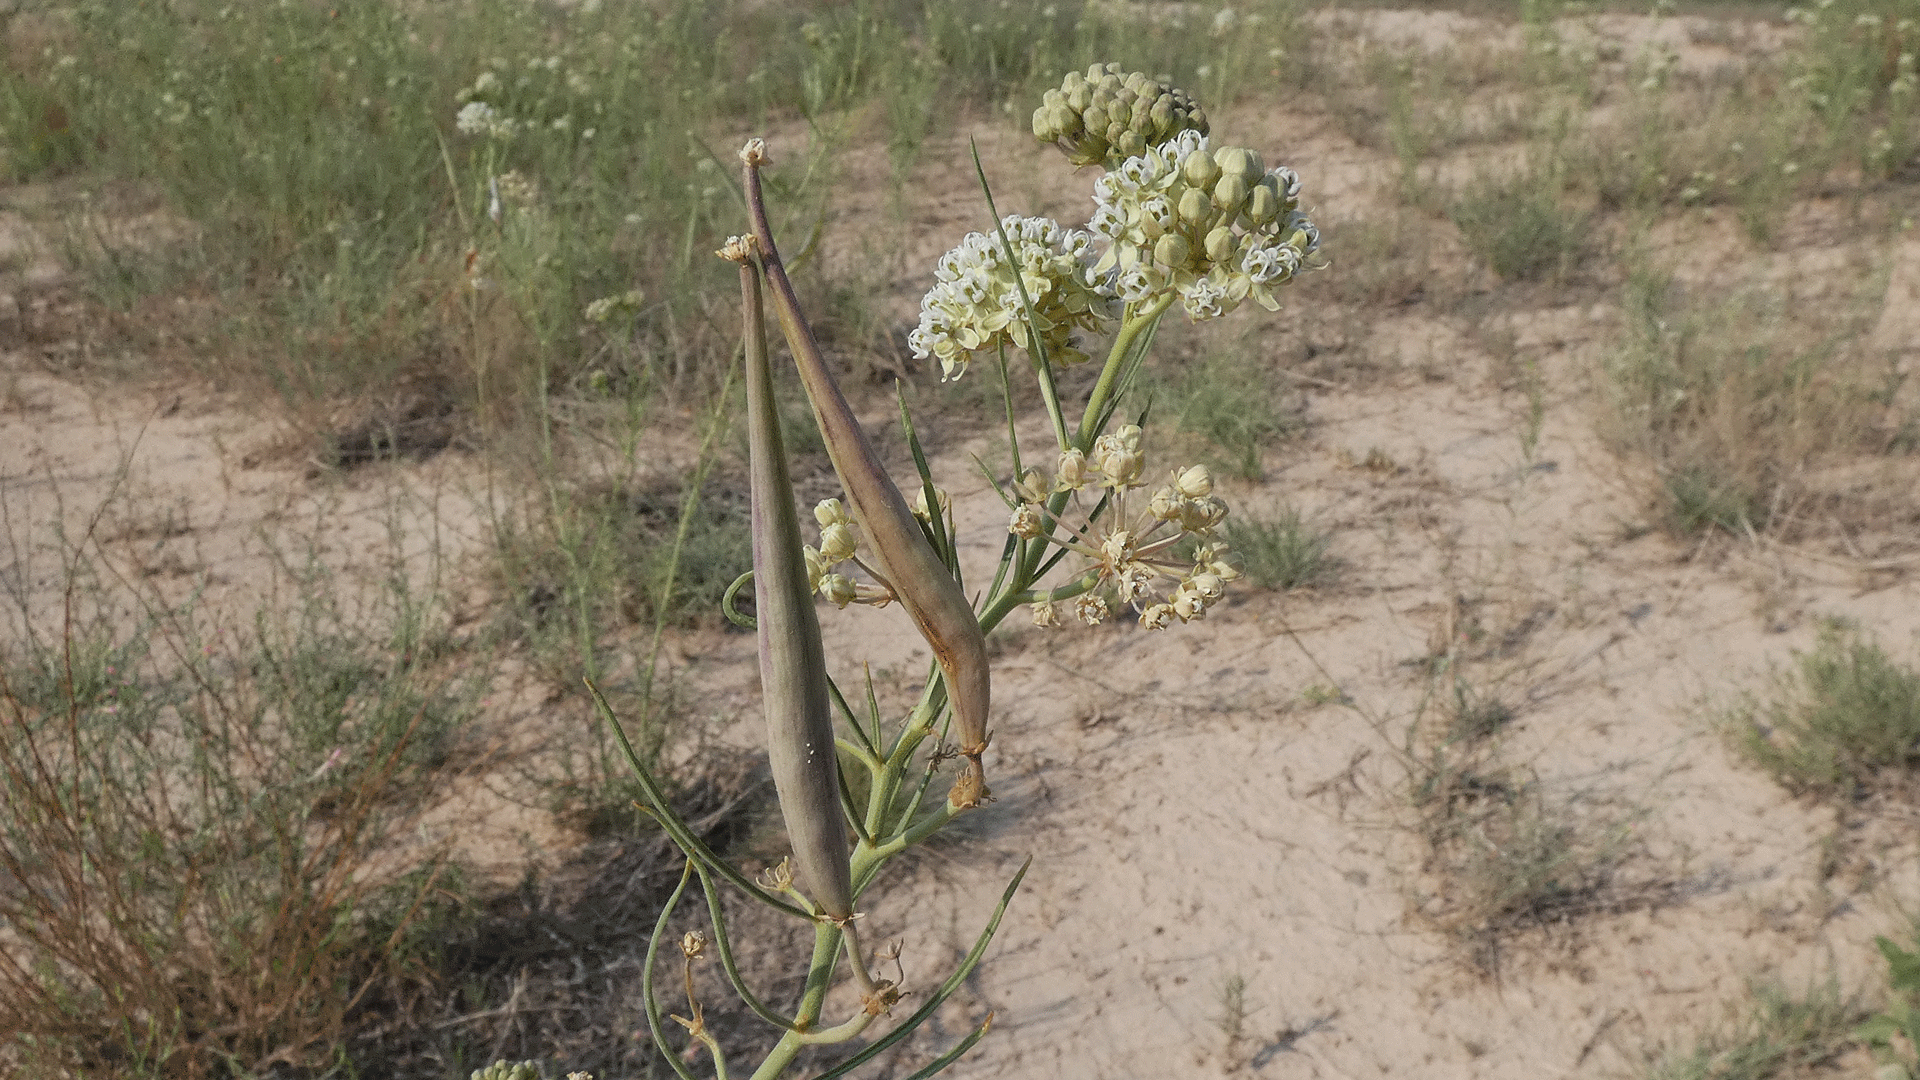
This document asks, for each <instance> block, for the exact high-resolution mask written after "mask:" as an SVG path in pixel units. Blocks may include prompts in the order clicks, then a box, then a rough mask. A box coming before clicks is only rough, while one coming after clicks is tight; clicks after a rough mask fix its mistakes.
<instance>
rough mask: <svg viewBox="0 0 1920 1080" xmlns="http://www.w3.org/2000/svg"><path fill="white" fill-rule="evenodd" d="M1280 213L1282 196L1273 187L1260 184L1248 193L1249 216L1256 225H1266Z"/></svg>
mask: <svg viewBox="0 0 1920 1080" xmlns="http://www.w3.org/2000/svg"><path fill="white" fill-rule="evenodd" d="M1279 213H1280V196H1278V195H1276V194H1274V191H1273V188H1272V187H1270V186H1268V185H1266V184H1260V185H1258V186H1256V187H1255V188H1254V189H1253V190H1252V191H1250V192H1248V193H1247V216H1248V217H1249V218H1252V219H1253V223H1254V224H1255V225H1265V224H1266V223H1267V222H1269V221H1272V220H1273V219H1274V217H1275V216H1276V215H1278V214H1279Z"/></svg>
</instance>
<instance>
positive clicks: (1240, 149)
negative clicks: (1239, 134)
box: [1213, 146, 1267, 184]
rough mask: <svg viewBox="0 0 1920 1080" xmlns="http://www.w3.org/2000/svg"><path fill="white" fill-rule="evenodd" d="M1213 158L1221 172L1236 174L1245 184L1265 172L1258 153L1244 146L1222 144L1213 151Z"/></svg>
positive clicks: (1230, 174)
mask: <svg viewBox="0 0 1920 1080" xmlns="http://www.w3.org/2000/svg"><path fill="white" fill-rule="evenodd" d="M1213 160H1214V163H1215V164H1216V165H1219V166H1220V171H1221V172H1222V173H1223V174H1225V175H1227V176H1238V177H1239V178H1240V179H1241V180H1242V181H1243V182H1244V183H1247V184H1252V183H1253V182H1254V181H1256V180H1258V179H1260V178H1261V177H1262V176H1264V175H1266V172H1267V167H1266V164H1265V163H1264V162H1262V161H1261V160H1260V154H1259V153H1258V152H1257V151H1253V150H1249V149H1247V148H1246V147H1244V146H1223V147H1221V148H1220V149H1218V150H1215V151H1214V152H1213Z"/></svg>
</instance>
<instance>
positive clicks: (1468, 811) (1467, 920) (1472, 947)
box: [1402, 665, 1634, 974]
mask: <svg viewBox="0 0 1920 1080" xmlns="http://www.w3.org/2000/svg"><path fill="white" fill-rule="evenodd" d="M1447 667H1448V668H1449V669H1450V668H1451V665H1447ZM1436 675H1437V676H1438V677H1437V678H1436V687H1437V686H1438V685H1440V680H1441V679H1445V680H1446V682H1445V685H1446V686H1447V690H1446V691H1444V695H1445V696H1444V697H1443V696H1441V693H1440V692H1438V691H1436V692H1435V695H1434V698H1433V699H1432V700H1431V701H1430V702H1429V707H1430V708H1432V711H1431V713H1430V714H1428V715H1429V716H1430V717H1431V719H1423V720H1421V721H1420V722H1417V723H1415V724H1413V725H1411V726H1410V728H1409V730H1408V734H1407V738H1408V740H1409V741H1408V745H1407V747H1406V749H1405V751H1404V753H1403V757H1402V760H1403V762H1404V763H1405V764H1406V767H1407V770H1408V771H1407V782H1408V801H1409V804H1410V806H1411V808H1412V810H1413V813H1414V830H1415V832H1416V833H1417V834H1418V835H1419V836H1420V837H1421V839H1422V841H1423V842H1424V844H1425V846H1426V849H1427V859H1426V865H1425V867H1424V870H1425V872H1426V873H1427V874H1428V875H1429V876H1430V877H1431V879H1432V880H1433V881H1434V883H1435V886H1436V887H1435V889H1434V890H1433V893H1432V895H1431V896H1429V897H1428V898H1427V899H1425V900H1423V901H1422V903H1421V910H1422V911H1423V913H1424V914H1425V915H1426V916H1427V917H1428V918H1429V919H1431V920H1432V921H1433V923H1434V924H1435V925H1436V926H1437V927H1438V928H1439V929H1441V930H1442V931H1443V932H1445V933H1446V934H1447V935H1448V936H1449V937H1451V938H1453V939H1454V940H1455V941H1457V942H1458V943H1459V944H1460V946H1461V947H1462V949H1463V950H1464V955H1465V957H1466V959H1467V961H1468V963H1469V964H1470V965H1471V966H1472V967H1473V968H1475V969H1476V970H1479V971H1481V972H1483V973H1486V974H1493V973H1496V972H1498V971H1499V969H1500V967H1501V964H1502V959H1503V957H1504V955H1505V954H1506V952H1507V949H1508V947H1509V944H1510V942H1511V940H1512V938H1513V937H1514V935H1516V934H1519V933H1523V932H1526V931H1530V930H1541V929H1545V928H1549V927H1555V926H1559V925H1562V924H1564V923H1567V922H1569V921H1571V920H1574V919H1577V918H1579V917H1580V916H1583V915H1587V914H1591V913H1594V912H1599V911H1607V910H1613V909H1615V908H1617V907H1619V906H1621V905H1623V904H1629V903H1632V902H1633V898H1634V888H1633V887H1632V886H1631V885H1629V884H1627V883H1624V882H1623V881H1622V880H1621V874H1620V872H1621V870H1622V868H1623V867H1624V866H1625V865H1626V863H1627V860H1628V857H1629V855H1630V854H1631V849H1632V829H1631V819H1632V816H1633V814H1634V811H1632V810H1631V809H1630V808H1614V807H1611V806H1606V805H1604V802H1605V800H1602V799H1601V798H1599V797H1598V796H1597V795H1596V794H1594V793H1590V792H1574V793H1564V792H1558V791H1550V790H1549V789H1548V788H1547V787H1546V786H1544V785H1543V784H1542V783H1541V781H1540V780H1539V779H1538V778H1537V777H1535V776H1534V775H1532V773H1531V772H1530V771H1529V770H1528V769H1526V768H1524V767H1521V766H1517V765H1514V764H1511V763H1509V762H1508V761H1506V760H1504V758H1503V757H1502V755H1501V753H1500V747H1499V745H1498V743H1497V741H1496V740H1494V739H1493V738H1492V736H1493V735H1495V734H1496V733H1498V732H1499V731H1500V730H1501V729H1502V728H1503V727H1505V726H1506V725H1507V724H1508V723H1510V722H1511V721H1512V712H1511V710H1510V709H1509V708H1508V707H1507V706H1506V705H1505V704H1504V703H1503V702H1501V701H1500V699H1499V698H1498V697H1495V696H1492V695H1485V694H1481V693H1477V692H1475V691H1473V690H1472V689H1471V688H1470V687H1469V686H1468V684H1467V683H1466V681H1465V680H1464V679H1462V678H1461V677H1460V676H1459V675H1458V674H1457V673H1452V672H1451V671H1450V670H1449V671H1443V672H1438V673H1436ZM1435 706H1437V707H1435Z"/></svg>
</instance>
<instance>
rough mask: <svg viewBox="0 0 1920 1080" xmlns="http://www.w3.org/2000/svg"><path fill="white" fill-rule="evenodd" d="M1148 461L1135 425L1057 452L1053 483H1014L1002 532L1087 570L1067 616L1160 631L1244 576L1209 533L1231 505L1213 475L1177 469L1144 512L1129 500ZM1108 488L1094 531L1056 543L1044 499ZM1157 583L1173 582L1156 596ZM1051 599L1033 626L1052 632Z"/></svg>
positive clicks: (1038, 478) (1039, 608)
mask: <svg viewBox="0 0 1920 1080" xmlns="http://www.w3.org/2000/svg"><path fill="white" fill-rule="evenodd" d="M1145 469H1146V458H1145V455H1144V454H1142V452H1141V449H1140V429H1139V428H1138V427H1137V426H1135V425H1132V424H1128V425H1126V426H1124V427H1122V428H1120V429H1119V430H1117V431H1114V432H1111V433H1109V434H1106V435H1102V436H1101V437H1100V438H1099V439H1097V440H1095V441H1094V445H1093V453H1092V454H1091V455H1088V454H1084V453H1082V452H1081V451H1080V450H1079V449H1078V448H1074V449H1069V450H1066V451H1065V452H1063V453H1062V454H1061V455H1060V461H1059V465H1058V468H1057V470H1056V472H1055V476H1054V479H1053V481H1052V482H1051V483H1049V482H1048V480H1047V478H1046V477H1045V476H1043V475H1041V473H1040V471H1039V470H1038V469H1031V470H1028V472H1027V473H1026V475H1024V476H1021V477H1019V478H1017V479H1016V480H1015V481H1014V483H1013V492H1014V494H1015V496H1016V497H1017V498H1018V505H1017V506H1016V507H1015V508H1014V511H1013V517H1012V520H1011V521H1009V522H1008V524H1007V531H1009V532H1011V533H1013V534H1014V535H1015V536H1018V537H1021V538H1023V539H1028V540H1038V539H1047V540H1050V541H1052V542H1053V543H1057V544H1060V545H1061V546H1062V547H1065V548H1068V549H1069V550H1072V551H1075V552H1077V553H1079V554H1081V555H1084V556H1086V558H1087V559H1088V560H1089V562H1090V564H1091V565H1090V566H1089V567H1088V568H1087V570H1086V572H1085V573H1084V574H1083V575H1082V576H1081V578H1080V582H1079V585H1080V586H1084V588H1081V587H1077V586H1069V587H1068V589H1067V590H1063V591H1072V592H1077V593H1078V595H1077V596H1075V597H1073V600H1072V608H1073V613H1074V615H1075V616H1077V617H1078V618H1079V619H1080V620H1081V621H1082V622H1084V623H1086V624H1087V625H1089V626H1093V625H1097V624H1099V623H1101V622H1104V621H1106V619H1107V618H1108V616H1110V615H1112V614H1113V613H1114V612H1115V611H1117V610H1119V609H1121V608H1131V609H1132V610H1133V611H1135V612H1137V613H1138V614H1139V616H1140V625H1142V626H1144V627H1146V628H1147V629H1149V630H1164V629H1166V628H1167V627H1168V626H1170V625H1172V623H1173V621H1174V620H1175V619H1178V620H1179V621H1181V622H1183V623H1184V622H1191V621H1193V620H1195V619H1198V618H1200V617H1201V616H1203V615H1204V614H1206V610H1207V607H1208V606H1209V605H1210V604H1212V603H1213V602H1214V601H1216V600H1218V599H1219V598H1220V597H1221V595H1222V594H1223V593H1224V592H1225V590H1226V583H1227V582H1229V581H1231V580H1233V579H1234V578H1237V577H1239V576H1240V571H1239V569H1238V568H1237V567H1236V566H1235V565H1234V563H1233V560H1232V559H1231V558H1230V557H1229V554H1228V549H1227V545H1226V543H1225V542H1224V541H1221V540H1217V539H1215V538H1214V535H1213V534H1214V530H1215V529H1216V528H1218V527H1219V525H1220V523H1221V521H1223V520H1225V518H1226V516H1227V504H1226V503H1224V502H1222V501H1221V500H1220V499H1219V497H1218V496H1216V495H1214V493H1213V477H1212V476H1211V475H1210V474H1209V473H1208V472H1207V467H1206V466H1204V465H1191V466H1188V467H1186V468H1177V469H1174V470H1173V474H1172V478H1171V482H1170V483H1168V484H1166V485H1164V486H1162V487H1161V488H1160V489H1158V490H1157V491H1155V492H1154V493H1153V495H1152V497H1151V498H1150V499H1148V500H1147V505H1146V506H1145V507H1138V506H1137V505H1133V504H1137V502H1138V499H1137V497H1136V496H1135V495H1134V493H1135V492H1137V491H1138V490H1139V489H1141V488H1142V487H1144V486H1145V485H1144V484H1143V483H1142V481H1141V479H1140V477H1141V475H1142V474H1143V473H1144V471H1145ZM1090 488H1091V489H1105V490H1106V492H1107V493H1108V501H1107V508H1106V510H1105V512H1103V513H1102V514H1101V515H1100V518H1099V520H1098V521H1097V522H1095V523H1094V524H1093V525H1092V526H1090V527H1088V528H1083V529H1080V530H1078V531H1076V532H1074V533H1073V534H1072V535H1071V536H1069V537H1068V538H1067V539H1065V540H1062V539H1060V538H1058V537H1056V536H1054V535H1053V531H1052V527H1051V524H1050V523H1049V521H1048V515H1047V512H1046V506H1045V501H1046V498H1047V496H1048V495H1049V494H1052V493H1056V492H1061V491H1071V492H1074V493H1076V495H1077V494H1078V493H1079V492H1082V491H1086V490H1088V489H1090ZM1189 538H1191V539H1193V540H1194V541H1195V543H1194V544H1193V545H1192V547H1191V549H1190V551H1189V552H1187V553H1186V554H1185V555H1184V556H1183V555H1181V554H1177V553H1176V548H1177V547H1178V546H1179V545H1180V543H1181V541H1183V540H1188V539H1189ZM1161 579H1170V580H1173V581H1176V582H1178V584H1177V585H1176V586H1175V587H1174V589H1173V591H1172V592H1171V593H1168V594H1166V595H1164V596H1163V595H1162V594H1161V592H1160V584H1161ZM1054 605H1055V601H1053V600H1051V599H1047V600H1042V601H1040V602H1039V603H1036V604H1034V605H1033V621H1034V623H1035V624H1036V625H1039V626H1052V625H1054V623H1055V622H1056V621H1057V619H1058V612H1057V609H1056V608H1055V606H1054Z"/></svg>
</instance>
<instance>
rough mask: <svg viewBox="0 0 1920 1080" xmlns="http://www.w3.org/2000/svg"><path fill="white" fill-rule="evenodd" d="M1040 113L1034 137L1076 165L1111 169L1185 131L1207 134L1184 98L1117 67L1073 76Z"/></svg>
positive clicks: (1202, 121)
mask: <svg viewBox="0 0 1920 1080" xmlns="http://www.w3.org/2000/svg"><path fill="white" fill-rule="evenodd" d="M1041 108H1042V109H1043V110H1045V115H1044V116H1043V115H1042V114H1041V113H1039V112H1036V113H1035V114H1034V119H1033V132H1034V135H1035V137H1036V138H1039V139H1040V140H1042V141H1044V142H1053V143H1058V144H1059V146H1060V148H1061V149H1062V150H1063V151H1065V152H1066V154H1067V158H1068V160H1070V161H1072V162H1073V163H1074V164H1076V165H1093V164H1106V165H1107V166H1109V167H1112V166H1114V165H1117V164H1118V163H1119V161H1120V160H1121V159H1123V158H1127V157H1134V156H1137V155H1139V154H1141V153H1144V152H1145V151H1146V150H1147V148H1148V147H1152V146H1159V145H1161V144H1162V143H1165V142H1167V141H1168V140H1169V139H1172V138H1173V137H1174V136H1176V135H1178V134H1179V133H1181V132H1182V131H1199V132H1200V133H1201V134H1205V133H1206V130H1207V121H1206V117H1205V115H1204V114H1203V113H1202V112H1201V111H1200V109H1199V108H1198V107H1197V106H1196V105H1194V103H1193V101H1192V99H1190V98H1188V97H1187V95H1186V94H1185V93H1183V92H1181V91H1179V90H1176V89H1174V88H1172V87H1169V86H1163V85H1161V84H1160V83H1159V82H1158V81H1156V80H1155V79H1153V78H1152V77H1151V76H1149V75H1147V74H1146V73H1144V72H1139V71H1134V72H1123V71H1122V70H1121V68H1120V65H1119V64H1107V65H1104V66H1102V65H1099V64H1096V65H1094V66H1092V67H1090V68H1088V69H1087V71H1086V74H1085V75H1082V74H1081V73H1079V72H1077V71H1076V72H1073V73H1071V74H1069V75H1068V76H1067V77H1066V79H1065V80H1064V81H1063V82H1062V83H1061V84H1060V88H1059V89H1057V90H1049V91H1048V92H1047V95H1046V97H1045V99H1044V101H1043V104H1042V105H1041ZM1062 110H1064V111H1062ZM1069 116H1071V119H1069ZM1096 139H1098V140H1099V142H1100V145H1098V146H1096V145H1094V142H1095V140H1096Z"/></svg>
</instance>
